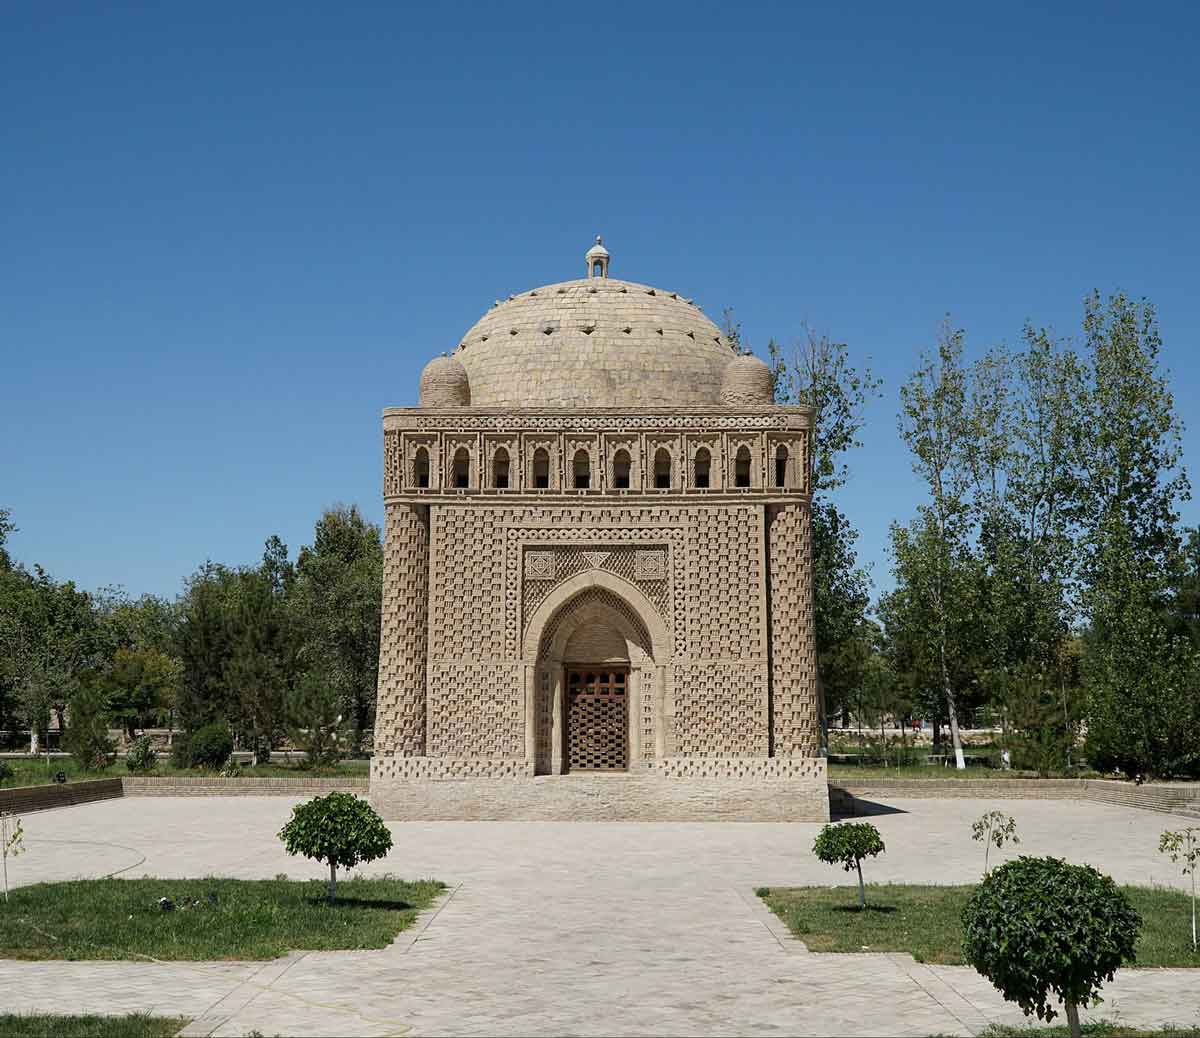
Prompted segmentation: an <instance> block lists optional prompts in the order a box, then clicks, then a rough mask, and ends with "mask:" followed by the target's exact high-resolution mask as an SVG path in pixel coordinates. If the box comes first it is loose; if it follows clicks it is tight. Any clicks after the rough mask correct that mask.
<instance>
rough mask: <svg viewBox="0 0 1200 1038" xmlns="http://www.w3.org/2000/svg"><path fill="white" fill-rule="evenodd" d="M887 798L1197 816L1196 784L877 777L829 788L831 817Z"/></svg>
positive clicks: (1199, 797)
mask: <svg viewBox="0 0 1200 1038" xmlns="http://www.w3.org/2000/svg"><path fill="white" fill-rule="evenodd" d="M887 796H892V797H900V798H907V799H914V800H917V799H925V798H929V799H938V800H953V799H986V800H1091V801H1094V802H1097V803H1103V804H1116V805H1119V806H1123V807H1136V808H1140V809H1141V810H1144V811H1159V812H1164V813H1167V814H1178V815H1186V816H1188V817H1192V816H1194V817H1200V784H1189V785H1180V786H1168V785H1142V786H1139V785H1135V784H1134V783H1132V782H1120V781H1116V780H1113V779H997V780H995V781H986V780H981V779H881V780H879V781H876V782H846V783H841V782H837V781H832V782H830V784H829V802H830V807H831V809H832V810H833V812H834V813H835V814H854V813H855V805H854V801H856V800H863V801H867V800H873V799H876V798H880V797H887Z"/></svg>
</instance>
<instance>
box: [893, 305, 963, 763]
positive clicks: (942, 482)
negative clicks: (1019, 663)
mask: <svg viewBox="0 0 1200 1038" xmlns="http://www.w3.org/2000/svg"><path fill="white" fill-rule="evenodd" d="M963 338H964V336H963V332H962V331H961V330H959V329H955V328H953V327H952V326H951V325H950V322H949V320H948V319H947V321H945V322H944V323H943V325H942V328H941V331H940V333H939V336H938V343H937V347H936V350H935V351H934V352H933V353H932V354H931V353H924V354H922V357H921V365H920V367H919V368H918V369H917V371H916V372H915V373H914V374H913V375H912V376H911V377H910V378H909V380H908V381H907V382H906V383H905V384H904V385H903V386H901V387H900V402H901V413H900V421H899V426H900V435H901V436H902V437H903V438H904V441H905V443H907V444H908V448H909V450H910V451H911V452H912V456H913V463H912V464H913V471H914V472H915V473H916V474H917V475H918V476H920V477H921V479H922V480H923V481H924V482H925V485H926V491H927V501H926V503H925V504H922V505H920V506H919V507H918V509H917V512H918V518H917V519H916V521H915V522H913V523H912V524H910V526H908V527H903V526H900V525H899V524H897V523H893V524H892V552H893V556H894V559H895V565H896V576H897V580H898V581H899V582H900V583H901V584H902V585H904V586H905V587H907V588H908V589H909V593H910V594H911V595H912V597H913V601H914V603H916V604H918V605H919V606H920V608H922V609H924V610H925V612H926V614H927V616H928V618H929V624H928V631H929V635H928V636H929V638H930V640H931V646H930V649H931V651H930V654H929V655H930V656H931V657H932V659H933V663H934V666H935V667H936V670H937V680H938V684H939V690H940V692H941V695H942V698H943V702H944V705H945V709H946V717H947V720H948V721H949V724H950V739H951V742H952V745H953V747H954V758H955V764H956V766H957V767H959V768H964V767H966V763H965V761H964V759H963V751H962V738H961V736H960V734H959V725H958V713H959V710H958V696H957V693H956V689H955V681H954V679H953V674H954V671H955V662H956V660H955V653H956V651H961V648H962V644H961V640H960V639H957V638H956V637H955V631H956V629H957V628H958V627H959V626H960V623H961V620H962V618H963V616H964V615H965V612H966V611H968V610H969V608H970V604H969V603H970V595H969V593H968V588H969V587H970V581H969V580H968V578H967V568H966V562H967V560H968V559H969V558H970V550H969V547H968V540H969V537H970V532H971V510H970V505H969V500H968V494H969V490H970V486H969V479H970V469H969V465H968V464H967V454H966V451H967V446H968V443H969V438H970V429H969V415H968V401H967V375H966V371H965V369H964V367H963Z"/></svg>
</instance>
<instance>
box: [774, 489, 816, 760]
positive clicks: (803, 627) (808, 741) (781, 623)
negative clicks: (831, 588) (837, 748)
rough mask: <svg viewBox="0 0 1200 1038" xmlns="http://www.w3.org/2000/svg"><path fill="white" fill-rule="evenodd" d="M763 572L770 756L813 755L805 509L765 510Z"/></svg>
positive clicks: (810, 608)
mask: <svg viewBox="0 0 1200 1038" xmlns="http://www.w3.org/2000/svg"><path fill="white" fill-rule="evenodd" d="M767 571H768V582H767V588H768V595H769V600H770V606H769V608H770V616H771V689H772V697H773V698H772V710H773V718H772V725H773V730H772V733H771V734H772V739H773V742H774V755H775V756H778V757H789V756H810V755H813V754H815V753H816V751H817V730H818V704H817V649H816V641H815V639H814V635H813V592H812V526H811V517H810V514H809V509H808V507H807V506H806V505H771V506H768V508H767Z"/></svg>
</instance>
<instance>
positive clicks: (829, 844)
mask: <svg viewBox="0 0 1200 1038" xmlns="http://www.w3.org/2000/svg"><path fill="white" fill-rule="evenodd" d="M883 851H884V846H883V837H881V836H880V835H879V830H878V829H876V828H875V826H873V825H872V824H871V823H870V822H840V823H838V824H837V825H826V826H824V827H823V828H822V829H821V831H820V832H819V833H817V839H816V842H815V843H813V853H814V854H815V855H816V856H817V857H818V858H820V859H821V861H823V862H825V863H826V864H828V865H841V866H842V868H844V869H845V870H846V871H847V872H849V871H850V870H851V869H857V870H858V907H859V908H865V907H866V905H867V890H866V887H865V885H864V884H863V874H862V862H863V858H873V857H875V855H877V854H882V853H883Z"/></svg>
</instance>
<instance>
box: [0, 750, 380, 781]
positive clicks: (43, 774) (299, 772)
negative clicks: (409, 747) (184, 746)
mask: <svg viewBox="0 0 1200 1038" xmlns="http://www.w3.org/2000/svg"><path fill="white" fill-rule="evenodd" d="M7 763H8V764H9V765H10V766H11V767H12V769H13V772H14V775H13V777H12V778H10V779H7V780H5V781H4V783H3V784H2V785H0V789H12V788H13V787H14V786H41V785H45V784H46V783H49V782H53V781H54V776H55V774H56V773H57V772H60V771H61V772H64V773H65V774H66V776H67V780H68V781H69V782H80V781H87V780H89V779H101V778H121V777H126V778H128V777H129V776H131V775H133V774H134V772H132V771H130V770H129V769H128V768H127V767H125V762H124V761H123V760H118V761H115V762H114V763H112V764H110V765H109V766H108V767H107V768H102V769H100V770H98V771H84V770H83V769H82V768H80V767H79V765H78V764H76V763H75V761H74V760H72V759H71V758H69V757H59V758H52V759H51V761H50V763H49V764H47V763H46V760H45V758H40V759H32V758H29V759H24V760H22V759H19V758H18V759H13V758H8V759H7ZM370 771H371V762H370V761H369V760H363V759H355V760H344V761H340V762H339V763H338V764H336V765H334V766H332V767H323V768H305V767H302V766H301V765H300V764H299V763H296V764H283V763H280V764H263V765H260V766H259V767H257V768H252V767H250V766H249V765H246V766H244V767H239V768H238V774H239V775H243V776H245V777H246V778H314V777H319V778H355V777H365V776H367V775H368V774H370ZM137 774H139V775H147V776H150V777H152V778H153V777H159V778H163V777H179V778H217V777H218V776H217V772H215V771H204V770H201V769H199V768H174V767H172V766H171V763H170V761H169V760H167V759H166V756H165V755H163V756H160V757H159V758H158V763H157V764H156V765H155V767H154V770H153V771H147V772H139V773H137Z"/></svg>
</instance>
